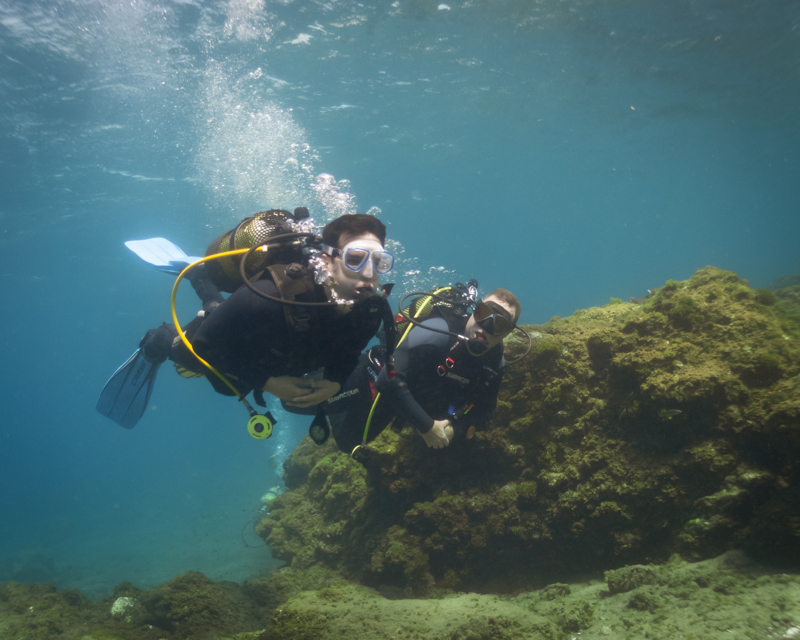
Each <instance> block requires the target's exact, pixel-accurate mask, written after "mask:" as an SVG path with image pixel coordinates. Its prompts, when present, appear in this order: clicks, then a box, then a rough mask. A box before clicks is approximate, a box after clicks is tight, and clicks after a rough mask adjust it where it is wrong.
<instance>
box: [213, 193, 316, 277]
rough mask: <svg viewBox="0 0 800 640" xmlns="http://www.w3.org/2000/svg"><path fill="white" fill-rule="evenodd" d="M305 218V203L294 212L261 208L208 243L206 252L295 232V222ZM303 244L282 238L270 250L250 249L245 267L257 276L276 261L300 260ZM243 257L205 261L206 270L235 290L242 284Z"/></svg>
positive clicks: (232, 249) (244, 246) (240, 247)
mask: <svg viewBox="0 0 800 640" xmlns="http://www.w3.org/2000/svg"><path fill="white" fill-rule="evenodd" d="M306 218H308V209H307V208H306V207H298V208H297V209H295V210H294V213H289V212H288V211H286V210H285V209H270V210H269V211H261V212H260V213H256V214H255V215H252V216H250V217H248V218H245V219H244V220H242V221H241V222H240V223H239V224H238V225H236V226H235V227H234V228H233V229H231V230H230V231H226V232H225V233H223V234H222V235H221V236H219V237H218V238H216V239H215V240H214V241H213V242H212V243H211V244H210V245H208V250H207V251H206V256H210V255H215V254H218V253H224V252H226V251H234V250H236V249H247V248H249V247H254V246H258V245H263V244H264V243H266V242H268V241H269V239H270V238H272V237H274V236H279V235H284V234H287V233H293V232H294V231H295V230H296V227H295V224H296V223H298V222H300V221H301V220H305V219H306ZM302 244H304V243H303V242H299V243H298V242H281V243H277V244H276V245H275V246H272V247H270V249H269V251H259V252H252V253H248V254H247V257H246V259H245V265H244V270H245V272H246V273H248V274H250V275H251V276H256V275H257V274H259V273H261V272H263V271H265V270H266V269H267V268H268V267H269V266H271V265H274V264H299V263H301V262H302V258H303V256H302V253H301V250H300V249H299V246H300V245H302ZM241 261H242V256H240V255H236V256H225V257H221V258H218V259H216V260H210V261H209V262H207V263H206V272H207V273H208V276H209V278H210V280H211V282H213V283H214V285H215V286H216V287H217V289H219V290H220V291H224V292H226V293H233V292H234V291H236V290H237V289H238V288H239V287H240V286H242V276H241V274H240V266H241V265H240V262H241ZM253 279H257V277H256V278H253Z"/></svg>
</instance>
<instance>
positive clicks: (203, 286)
mask: <svg viewBox="0 0 800 640" xmlns="http://www.w3.org/2000/svg"><path fill="white" fill-rule="evenodd" d="M186 277H187V279H188V280H189V282H191V283H192V288H194V290H195V292H196V293H197V297H198V298H200V301H201V302H202V303H203V311H205V312H206V313H210V312H211V311H213V310H214V307H216V306H217V305H219V304H220V303H222V302H224V301H225V298H223V297H222V294H221V293H220V292H219V289H217V287H216V285H215V284H214V283H213V282H211V279H210V278H209V277H208V273H207V272H206V265H205V264H199V265H197V266H196V267H194V268H193V269H190V270H189V273H188V274H187V276H186Z"/></svg>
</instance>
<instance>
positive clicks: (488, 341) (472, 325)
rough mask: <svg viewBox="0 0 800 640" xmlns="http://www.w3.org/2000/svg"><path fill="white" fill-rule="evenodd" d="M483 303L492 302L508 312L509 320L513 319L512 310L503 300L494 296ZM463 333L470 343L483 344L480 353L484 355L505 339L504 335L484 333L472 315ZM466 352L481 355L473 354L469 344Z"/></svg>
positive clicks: (488, 297)
mask: <svg viewBox="0 0 800 640" xmlns="http://www.w3.org/2000/svg"><path fill="white" fill-rule="evenodd" d="M484 301H485V302H492V303H493V304H496V305H498V306H499V307H502V308H503V309H505V310H506V311H508V314H509V317H511V318H513V317H514V309H512V308H511V305H509V304H508V303H507V302H504V301H503V300H500V299H499V298H495V297H494V296H487V297H486V298H485V300H484ZM465 332H466V336H467V338H468V339H469V340H470V341H473V340H474V341H475V342H480V343H483V345H485V349H484V350H483V351H482V352H481V353H486V352H487V351H489V350H490V349H493V348H494V347H496V346H497V345H498V344H500V343H501V342H502V341H503V338H505V337H506V336H505V335H502V336H495V335H492V334H491V333H489V332H487V331H485V330H484V329H483V327H481V325H479V324H478V323H477V322H476V321H475V316H474V315H471V316H470V317H469V320H467V328H466V330H465ZM506 335H508V334H506ZM467 351H469V353H471V354H472V355H473V356H479V355H481V353H475V352H474V351H473V350H472V349H470V347H469V343H467Z"/></svg>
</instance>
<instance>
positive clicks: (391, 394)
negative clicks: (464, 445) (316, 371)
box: [290, 289, 520, 453]
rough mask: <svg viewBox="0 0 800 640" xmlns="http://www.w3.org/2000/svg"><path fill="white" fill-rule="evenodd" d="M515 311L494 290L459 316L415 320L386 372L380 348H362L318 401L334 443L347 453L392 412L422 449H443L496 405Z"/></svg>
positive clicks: (503, 293)
mask: <svg viewBox="0 0 800 640" xmlns="http://www.w3.org/2000/svg"><path fill="white" fill-rule="evenodd" d="M519 314H520V305H519V302H518V301H517V299H516V297H515V296H514V295H513V294H512V293H510V292H509V291H507V290H505V289H497V290H495V291H493V292H492V293H490V294H489V295H488V296H486V298H484V299H483V300H482V301H480V302H478V303H477V305H476V309H475V312H474V313H473V314H471V315H469V316H467V317H463V316H461V317H455V318H450V319H449V320H446V319H445V318H444V317H435V318H430V319H427V320H425V321H424V322H422V323H421V325H422V326H415V327H414V328H413V329H412V330H411V331H410V333H409V334H408V336H407V338H406V339H405V340H403V341H402V342H401V343H400V345H399V346H398V347H397V350H396V351H395V353H394V370H395V375H394V376H390V375H389V374H388V372H387V371H386V369H385V368H384V367H383V365H384V362H383V361H382V353H381V348H380V347H375V348H373V349H372V350H371V351H370V352H369V353H365V354H362V356H361V359H360V361H359V366H358V367H357V368H356V370H355V371H354V372H353V373H352V374H351V375H350V377H349V378H348V380H347V382H346V383H345V385H344V387H343V388H342V391H341V392H340V393H338V394H336V395H334V396H333V397H331V398H329V399H328V400H327V401H326V402H324V403H323V406H324V408H325V413H326V414H327V416H328V419H329V420H330V423H331V427H332V431H333V435H334V438H335V439H336V443H337V445H338V446H339V448H340V449H341V450H342V451H345V452H347V453H350V452H352V451H354V449H356V448H358V445H360V444H362V443H364V442H369V441H370V440H373V439H374V438H376V437H377V436H378V434H380V433H381V432H382V431H383V429H385V428H386V426H387V425H388V424H389V423H390V422H391V420H392V419H393V418H394V417H395V416H400V417H401V418H403V419H405V420H406V421H408V422H410V423H411V424H412V425H413V426H414V427H415V428H416V429H417V431H418V432H419V434H420V435H421V436H422V438H423V439H424V440H425V443H426V444H427V445H428V446H429V447H433V448H436V449H438V448H442V447H446V446H448V445H449V444H450V440H452V439H453V437H466V438H471V437H472V435H473V434H474V430H475V428H482V427H484V426H485V425H486V423H487V422H488V420H489V417H490V416H491V414H492V412H493V411H494V408H495V406H496V404H497V393H498V390H499V388H500V381H501V378H502V369H503V366H504V360H503V338H504V337H506V336H507V335H508V334H509V333H511V331H512V330H513V329H514V327H515V323H516V321H517V319H518V318H519ZM432 329H434V330H432ZM436 329H438V331H435V330H436ZM442 331H444V332H450V333H455V334H459V335H462V336H464V337H465V338H467V340H461V339H456V338H454V337H453V336H452V335H448V334H447V333H442ZM379 392H380V393H381V398H380V400H379V401H378V402H377V403H376V402H375V398H376V395H377V393H379ZM373 407H374V408H373ZM290 410H291V409H290ZM370 412H372V416H371V418H370ZM368 421H369V429H368V431H366V433H365V428H366V425H367V423H368Z"/></svg>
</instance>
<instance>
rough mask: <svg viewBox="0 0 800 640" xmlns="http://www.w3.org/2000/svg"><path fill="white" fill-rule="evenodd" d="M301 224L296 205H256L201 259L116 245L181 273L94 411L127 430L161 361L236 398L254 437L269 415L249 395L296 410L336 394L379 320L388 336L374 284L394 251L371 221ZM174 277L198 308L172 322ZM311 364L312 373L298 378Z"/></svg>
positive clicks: (162, 247)
mask: <svg viewBox="0 0 800 640" xmlns="http://www.w3.org/2000/svg"><path fill="white" fill-rule="evenodd" d="M311 222H312V221H311V220H310V219H308V210H307V209H305V208H304V207H301V208H298V209H296V210H295V213H294V214H290V213H289V212H288V211H283V210H270V211H265V212H261V213H259V214H256V215H255V216H252V217H250V218H246V219H245V220H243V221H242V223H240V224H239V225H238V226H237V227H236V228H235V229H233V230H231V231H229V232H227V233H226V234H223V235H222V236H221V237H220V238H217V239H216V240H215V241H214V242H212V243H211V246H210V247H209V250H208V252H207V255H206V257H205V258H190V257H188V256H186V255H185V254H184V253H183V252H182V251H180V249H178V248H177V247H175V246H174V245H172V243H170V242H168V241H166V240H164V239H163V238H156V239H151V240H147V241H133V242H129V243H126V244H127V245H128V247H129V248H131V249H132V250H133V251H135V252H136V253H137V254H138V255H139V256H140V257H142V258H143V259H145V260H146V261H147V262H149V263H150V264H152V265H153V266H155V267H156V268H157V269H159V270H161V271H165V272H168V273H180V275H179V276H178V280H177V281H176V284H175V288H174V289H173V321H174V322H173V324H166V323H165V324H162V325H161V326H160V327H158V328H156V329H150V330H149V331H148V332H147V334H146V335H145V336H144V338H143V339H142V341H141V343H140V345H139V349H138V350H137V352H136V353H134V355H133V356H132V357H131V358H130V360H128V362H126V363H125V364H124V365H123V366H122V367H121V368H120V369H119V370H118V371H117V372H116V373H115V374H114V376H113V377H112V378H111V380H109V382H108V383H107V385H106V388H105V389H104V390H103V393H102V394H101V397H100V400H99V401H98V403H97V409H98V411H100V413H102V414H103V415H106V416H108V417H110V418H111V419H112V420H114V421H116V422H117V423H118V424H120V425H122V426H123V427H126V428H132V427H133V426H134V425H135V424H136V422H137V421H138V420H139V418H140V417H141V415H142V413H143V412H144V410H145V408H146V406H147V402H148V401H149V397H150V393H151V392H152V387H153V384H154V382H155V375H156V373H157V371H158V367H159V366H160V365H161V364H162V363H163V362H165V361H166V360H167V359H170V360H172V361H173V362H174V363H175V366H176V369H178V372H179V373H181V375H184V376H185V377H198V376H203V375H204V376H205V377H207V378H208V379H209V381H210V382H211V384H212V386H213V387H214V389H215V390H216V391H217V392H218V393H221V394H225V395H235V396H237V397H238V398H239V400H240V401H241V402H243V404H244V405H245V407H246V408H247V410H248V412H249V413H250V415H251V421H250V422H249V423H248V429H249V431H250V433H251V435H253V437H256V438H259V439H261V438H265V437H269V435H270V434H271V432H272V425H273V424H274V422H275V420H274V418H273V417H272V415H271V414H270V413H269V412H267V413H265V414H264V416H259V415H258V414H257V413H256V412H255V411H254V410H253V409H252V407H251V406H250V405H249V403H247V401H246V399H245V396H246V395H247V394H248V393H249V392H251V391H252V392H253V396H254V398H255V401H256V403H257V404H259V405H260V406H266V403H265V402H264V399H263V392H264V391H266V392H268V393H271V394H272V395H275V396H277V397H278V398H280V399H281V400H282V401H284V402H286V403H287V404H288V405H290V406H293V407H298V408H304V407H309V406H313V405H317V404H319V403H321V402H324V401H325V400H327V399H328V398H330V397H332V396H335V395H336V394H337V393H338V392H339V390H340V389H341V386H342V385H343V384H344V382H345V381H346V380H347V377H348V376H349V374H350V373H351V372H352V371H353V369H354V368H355V367H356V365H357V363H358V358H359V354H360V353H361V351H362V350H363V349H364V348H365V347H366V345H367V343H368V342H369V341H370V339H371V338H372V337H373V336H374V335H375V334H376V333H377V331H378V329H379V328H380V325H381V322H383V324H384V330H385V331H386V333H387V335H391V336H393V335H394V334H393V331H394V321H393V318H392V315H391V310H390V308H389V305H388V303H387V302H386V299H385V298H386V296H387V295H388V293H389V291H391V286H392V285H384V286H383V287H382V288H381V287H380V285H379V279H380V276H381V275H385V274H387V273H389V272H390V271H391V270H392V267H393V265H394V257H393V256H392V255H391V254H390V253H388V252H387V251H385V250H384V243H385V240H386V228H385V226H384V225H383V223H382V222H381V221H380V220H378V219H377V218H375V217H374V216H371V215H367V214H348V215H344V216H341V217H340V218H337V219H335V220H333V221H332V222H330V223H329V224H327V225H326V226H325V227H324V229H323V231H322V236H321V237H319V236H316V235H315V234H313V233H311V232H310V229H311V228H313V225H310V223H311ZM189 263H191V264H189ZM183 277H186V278H187V279H189V281H190V282H191V284H192V286H193V288H194V289H195V291H196V292H197V294H198V296H199V297H200V300H201V302H202V305H203V311H201V312H200V313H199V314H198V315H197V317H196V318H194V319H193V320H192V321H191V322H189V323H188V324H187V325H186V326H185V327H183V328H181V327H180V326H178V321H177V316H176V315H175V310H174V300H175V292H176V290H177V285H178V284H179V282H180V280H181V278H183ZM220 291H227V292H230V293H232V295H230V296H229V297H228V298H224V297H223V296H222V295H221V293H220ZM319 369H321V370H322V376H321V378H320V377H319V376H317V377H316V378H315V379H305V378H302V377H301V376H303V375H305V374H308V373H310V372H313V371H316V370H319Z"/></svg>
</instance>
